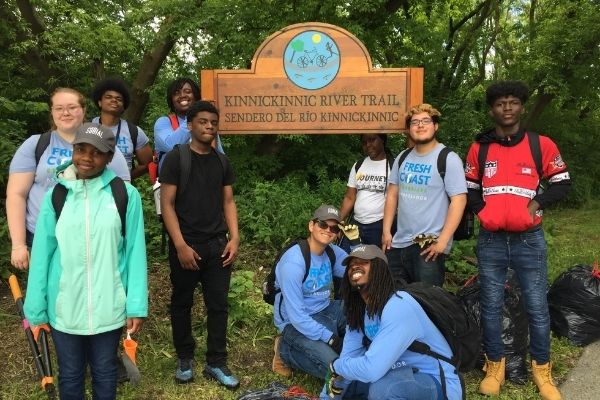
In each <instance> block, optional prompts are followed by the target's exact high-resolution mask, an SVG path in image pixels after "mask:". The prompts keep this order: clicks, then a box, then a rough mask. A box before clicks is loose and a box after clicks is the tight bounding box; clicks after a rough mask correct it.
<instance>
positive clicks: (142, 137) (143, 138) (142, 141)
mask: <svg viewBox="0 0 600 400" xmlns="http://www.w3.org/2000/svg"><path fill="white" fill-rule="evenodd" d="M137 128H138V137H137V145H136V147H135V149H136V150H139V149H141V148H142V147H144V146H145V145H147V144H148V143H150V139H148V135H146V132H144V131H143V130H142V128H140V127H139V126H138V127H137ZM130 134H131V132H130Z"/></svg>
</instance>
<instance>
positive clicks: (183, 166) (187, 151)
mask: <svg viewBox="0 0 600 400" xmlns="http://www.w3.org/2000/svg"><path fill="white" fill-rule="evenodd" d="M175 149H177V151H179V174H180V175H179V184H178V185H177V195H178V196H180V195H181V194H182V193H183V192H184V190H185V187H186V186H187V183H188V180H189V179H190V171H191V170H192V149H191V148H190V145H189V143H185V144H180V145H177V146H175Z"/></svg>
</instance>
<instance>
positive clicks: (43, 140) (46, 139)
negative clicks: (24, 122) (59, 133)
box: [35, 131, 52, 167]
mask: <svg viewBox="0 0 600 400" xmlns="http://www.w3.org/2000/svg"><path fill="white" fill-rule="evenodd" d="M51 138H52V132H51V131H48V132H44V133H42V134H41V135H40V138H39V139H38V142H37V144H36V145H35V166H36V167H37V165H38V164H39V163H40V159H41V158H42V154H44V151H45V150H46V149H47V148H48V146H49V145H50V139H51Z"/></svg>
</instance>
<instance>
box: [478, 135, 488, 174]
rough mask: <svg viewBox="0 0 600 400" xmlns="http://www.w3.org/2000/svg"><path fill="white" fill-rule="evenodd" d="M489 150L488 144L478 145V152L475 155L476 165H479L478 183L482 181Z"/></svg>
mask: <svg viewBox="0 0 600 400" xmlns="http://www.w3.org/2000/svg"><path fill="white" fill-rule="evenodd" d="M489 148H490V144H489V143H480V144H479V152H478V153H477V164H479V182H481V181H482V180H483V171H484V170H485V162H486V158H487V154H488V150H489Z"/></svg>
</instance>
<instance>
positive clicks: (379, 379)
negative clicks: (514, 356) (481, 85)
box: [272, 81, 571, 400]
mask: <svg viewBox="0 0 600 400" xmlns="http://www.w3.org/2000/svg"><path fill="white" fill-rule="evenodd" d="M528 96H529V92H528V88H527V86H526V85H525V84H524V83H522V82H520V81H499V82H495V83H493V84H492V85H490V86H489V87H488V88H487V90H486V102H487V104H488V106H489V116H490V117H491V118H492V120H493V122H494V125H495V126H494V128H492V129H490V130H486V131H484V132H482V133H480V134H478V135H477V136H476V138H475V142H474V143H473V144H471V146H470V148H469V151H468V154H467V158H466V162H465V165H464V167H463V163H462V161H461V159H460V157H459V156H458V155H457V154H456V153H454V152H451V151H448V150H445V146H444V145H443V144H441V143H439V142H438V140H437V134H438V128H439V118H440V116H441V114H440V113H439V111H437V110H436V109H435V108H433V107H432V106H431V105H429V104H421V105H418V106H415V107H413V108H412V109H411V110H410V111H409V113H408V115H407V118H406V123H407V126H408V127H409V131H408V138H409V142H410V143H411V145H412V147H410V148H409V149H407V150H404V152H402V153H401V154H399V155H398V157H396V159H395V160H394V162H393V163H391V165H390V163H389V162H388V161H387V159H388V158H389V156H388V155H387V154H386V153H387V152H386V146H385V144H386V138H385V136H383V135H362V136H361V141H362V145H363V149H364V150H365V153H366V154H367V158H365V160H364V161H362V162H360V165H356V164H355V165H353V167H352V169H351V171H350V176H349V180H348V188H347V192H346V195H345V196H344V199H343V202H342V207H341V210H338V209H337V208H336V207H334V206H332V205H326V206H322V207H320V208H319V209H317V210H316V211H315V213H314V214H313V218H312V219H311V220H310V221H309V223H308V231H309V236H308V239H307V242H308V245H309V248H310V265H309V266H305V262H304V260H303V256H302V253H301V249H300V246H299V245H296V246H293V247H291V248H290V249H289V250H287V251H286V252H285V253H284V254H283V255H282V257H281V258H280V260H279V261H278V263H277V264H276V267H275V271H276V274H275V275H276V282H275V286H276V288H278V289H279V290H280V292H279V293H278V294H277V295H276V298H275V306H274V323H275V326H276V328H277V330H278V331H279V333H280V336H277V337H276V338H275V343H274V351H275V355H274V358H273V364H272V368H273V371H275V372H277V373H279V374H281V375H284V376H290V375H291V374H292V370H293V369H297V370H301V371H304V372H306V373H308V374H311V375H313V376H315V377H318V378H320V379H324V380H325V381H326V382H325V385H324V387H323V391H322V393H321V397H322V398H324V399H325V398H335V399H342V398H343V399H366V398H368V399H444V398H447V399H460V398H464V396H465V393H464V388H462V387H461V385H460V380H459V376H458V375H457V371H456V370H455V368H454V367H453V366H452V365H451V364H450V363H447V362H444V361H441V364H443V369H444V375H443V376H444V382H442V376H441V374H440V372H441V371H440V369H439V368H440V367H439V364H438V360H437V359H434V358H432V357H429V356H427V355H423V354H418V353H414V352H412V351H410V350H409V349H408V348H409V346H410V344H411V343H412V342H413V341H415V340H418V341H420V342H423V343H425V344H427V345H429V346H430V347H431V348H432V349H433V350H434V351H436V352H437V353H439V354H442V355H444V356H447V357H448V358H451V357H452V350H451V349H450V348H449V346H448V343H447V341H446V340H445V339H444V337H443V335H442V334H441V333H440V331H439V330H438V329H437V328H436V327H435V325H434V324H433V323H432V322H431V320H430V319H429V318H428V316H427V314H426V313H425V311H424V310H423V308H422V307H421V306H420V305H419V304H418V303H417V302H416V301H415V299H414V298H412V297H411V295H410V294H408V293H406V292H404V291H402V285H403V284H406V283H411V282H426V283H429V284H432V285H437V286H442V285H443V283H444V274H445V265H444V264H445V257H446V255H447V254H448V253H449V252H450V249H451V246H452V238H453V234H454V232H455V230H456V228H457V227H458V225H459V223H460V220H461V218H462V215H463V212H464V210H465V207H469V208H470V210H472V211H473V212H474V213H475V214H476V215H477V217H478V219H479V222H480V230H479V236H478V238H477V247H476V252H477V260H478V272H479V280H480V283H481V292H480V293H481V294H480V296H481V297H480V305H481V328H482V334H483V340H482V344H483V350H484V352H485V364H484V371H485V377H484V378H483V379H482V381H481V383H480V385H479V392H480V393H482V394H485V395H497V394H499V393H500V390H501V386H502V385H503V384H504V377H505V356H504V345H503V340H502V307H503V303H504V285H505V281H506V274H507V269H508V268H511V269H513V270H514V271H515V274H516V276H517V278H518V279H519V283H520V286H521V289H522V292H523V299H524V304H525V308H526V311H527V315H528V319H529V336H530V340H529V352H530V356H531V371H532V376H533V381H534V383H535V384H536V386H537V387H538V389H539V392H540V395H541V397H542V398H543V399H544V400H557V399H560V398H561V395H560V392H559V390H558V388H557V386H556V384H555V382H554V380H553V379H552V373H551V371H552V364H551V362H550V318H549V311H548V304H547V300H546V285H547V246H546V242H545V240H544V232H543V228H542V224H541V223H542V211H543V209H545V208H547V207H548V206H549V205H551V204H553V203H555V202H557V201H559V200H561V199H563V198H564V197H565V196H566V195H567V194H568V192H569V189H570V186H571V182H570V177H569V173H568V171H567V167H566V164H565V163H564V161H563V160H562V157H561V155H560V152H559V150H558V148H557V146H556V144H555V143H554V142H553V141H552V140H551V139H550V138H548V137H547V136H542V135H539V134H537V133H535V132H531V131H527V130H526V129H525V128H524V127H523V126H522V124H521V116H522V114H523V112H524V104H525V103H526V101H527V99H528ZM440 154H442V155H445V157H446V160H445V163H441V162H440ZM444 164H445V166H444V167H442V168H440V165H444ZM542 179H544V180H547V182H548V184H547V186H546V187H545V190H544V191H541V190H539V188H540V184H541V181H542ZM352 210H353V211H354V214H353V217H352V218H351V219H350V223H349V224H346V225H344V222H345V220H346V219H348V217H349V215H350V214H351V212H352ZM394 222H395V223H396V231H395V233H394V232H393V225H394V224H393V223H394ZM352 224H356V225H357V227H358V230H359V232H360V237H361V239H362V241H363V244H362V245H360V246H358V247H354V248H351V247H350V248H348V247H346V246H344V247H346V248H347V250H346V251H345V250H343V249H342V248H340V247H338V246H337V245H335V244H333V242H334V241H335V240H336V238H337V236H338V234H339V232H340V227H342V226H349V225H352ZM423 239H426V240H423ZM343 244H344V242H343V241H342V245H343ZM348 250H350V253H349V254H348V253H347V251H348ZM329 254H333V255H334V257H330V256H329ZM306 268H308V270H307V271H305V269H306ZM335 279H341V291H340V294H341V296H340V297H341V299H332V292H331V290H332V282H333V281H334V280H335ZM443 385H445V390H443V389H442V386H443Z"/></svg>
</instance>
